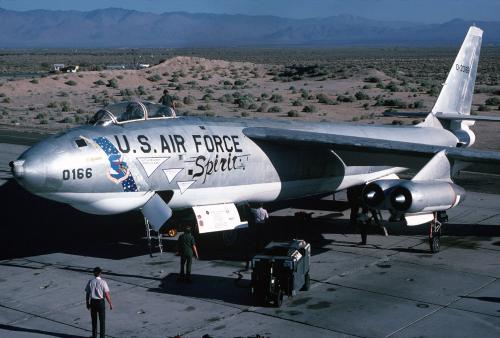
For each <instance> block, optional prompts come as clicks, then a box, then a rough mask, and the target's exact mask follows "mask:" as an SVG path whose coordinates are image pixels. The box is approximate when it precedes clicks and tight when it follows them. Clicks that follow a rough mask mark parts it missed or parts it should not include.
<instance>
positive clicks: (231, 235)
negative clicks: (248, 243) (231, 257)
mask: <svg viewBox="0 0 500 338" xmlns="http://www.w3.org/2000/svg"><path fill="white" fill-rule="evenodd" d="M238 234H239V230H236V229H235V230H226V231H222V243H223V244H224V246H225V247H228V248H230V247H234V246H236V244H237V242H238Z"/></svg>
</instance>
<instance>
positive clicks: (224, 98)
mask: <svg viewBox="0 0 500 338" xmlns="http://www.w3.org/2000/svg"><path fill="white" fill-rule="evenodd" d="M219 102H221V103H234V98H233V96H232V95H231V94H224V95H222V96H221V97H219Z"/></svg>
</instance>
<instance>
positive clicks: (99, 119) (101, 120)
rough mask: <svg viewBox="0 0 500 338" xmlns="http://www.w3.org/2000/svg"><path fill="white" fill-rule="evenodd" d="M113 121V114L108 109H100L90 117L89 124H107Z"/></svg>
mask: <svg viewBox="0 0 500 338" xmlns="http://www.w3.org/2000/svg"><path fill="white" fill-rule="evenodd" d="M113 122H114V120H113V115H112V114H111V113H110V112H109V111H107V110H104V109H101V110H99V111H98V112H97V113H95V115H94V116H93V117H92V118H91V119H90V121H89V124H91V125H100V126H107V125H108V124H111V123H113Z"/></svg>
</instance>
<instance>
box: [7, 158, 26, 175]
mask: <svg viewBox="0 0 500 338" xmlns="http://www.w3.org/2000/svg"><path fill="white" fill-rule="evenodd" d="M9 166H10V168H11V171H12V174H13V175H14V177H15V178H22V177H23V176H24V160H17V161H11V162H10V163H9Z"/></svg>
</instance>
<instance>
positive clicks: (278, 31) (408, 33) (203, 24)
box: [0, 8, 500, 48]
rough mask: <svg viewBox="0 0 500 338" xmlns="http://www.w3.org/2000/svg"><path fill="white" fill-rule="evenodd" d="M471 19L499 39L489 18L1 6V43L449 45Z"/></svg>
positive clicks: (491, 40) (487, 37)
mask: <svg viewBox="0 0 500 338" xmlns="http://www.w3.org/2000/svg"><path fill="white" fill-rule="evenodd" d="M472 24H475V25H476V26H478V27H480V28H482V29H483V30H484V31H485V34H484V40H483V41H484V43H487V44H499V43H500V22H496V21H488V22H485V21H484V22H480V21H478V22H475V23H473V22H469V21H465V20H461V19H454V20H452V21H449V22H445V23H441V24H419V23H411V22H403V21H377V20H371V19H366V18H361V17H356V16H350V15H339V16H333V17H328V18H311V19H290V18H282V17H277V16H251V15H225V14H191V13H185V12H171V13H163V14H154V13H147V12H138V11H134V10H127V9H120V8H107V9H99V10H94V11H88V12H81V11H50V10H33V11H11V10H6V9H2V8H0V48H41V47H48V48H50V47H71V48H76V47H78V48H102V47H109V48H117V47H118V48H119V47H124V48H125V47H166V48H169V47H235V46H247V47H253V46H332V47H333V46H369V45H378V46H412V45H443V44H449V45H456V44H457V43H459V42H460V41H461V40H462V39H463V37H464V36H465V33H466V31H467V28H468V27H469V26H470V25H472Z"/></svg>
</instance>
